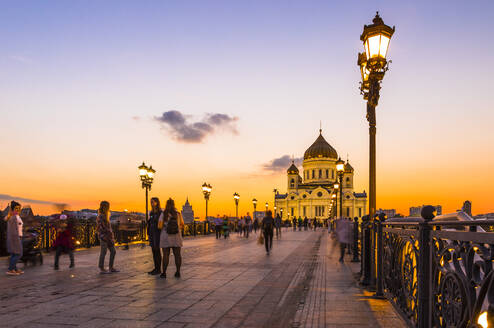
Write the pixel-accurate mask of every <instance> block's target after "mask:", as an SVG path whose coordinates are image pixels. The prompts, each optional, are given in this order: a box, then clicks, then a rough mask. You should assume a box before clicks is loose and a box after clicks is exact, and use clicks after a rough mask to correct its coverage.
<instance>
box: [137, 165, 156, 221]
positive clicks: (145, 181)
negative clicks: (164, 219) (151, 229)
mask: <svg viewBox="0 0 494 328" xmlns="http://www.w3.org/2000/svg"><path fill="white" fill-rule="evenodd" d="M138 169H139V176H140V178H141V183H142V188H143V189H146V223H147V222H148V221H149V210H148V193H149V190H151V185H152V184H153V179H154V174H155V173H156V171H155V170H154V169H153V166H152V165H151V166H149V167H147V166H146V164H144V162H142V164H141V165H140V166H139V167H138Z"/></svg>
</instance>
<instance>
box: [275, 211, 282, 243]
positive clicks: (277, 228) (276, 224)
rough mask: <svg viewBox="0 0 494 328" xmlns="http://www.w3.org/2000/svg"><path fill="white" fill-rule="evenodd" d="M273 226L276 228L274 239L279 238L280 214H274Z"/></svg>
mask: <svg viewBox="0 0 494 328" xmlns="http://www.w3.org/2000/svg"><path fill="white" fill-rule="evenodd" d="M274 227H275V229H276V239H279V238H281V216H280V215H279V214H276V219H274Z"/></svg>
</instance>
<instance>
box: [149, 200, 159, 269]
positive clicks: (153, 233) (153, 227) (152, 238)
mask: <svg viewBox="0 0 494 328" xmlns="http://www.w3.org/2000/svg"><path fill="white" fill-rule="evenodd" d="M159 220H161V221H163V211H162V210H161V205H160V200H159V198H158V197H153V198H151V213H149V222H148V223H147V225H148V239H149V246H151V251H152V252H153V261H154V269H153V270H152V271H149V272H148V274H150V275H153V276H154V275H157V274H160V273H161V248H160V236H161V229H159V227H158V222H159Z"/></svg>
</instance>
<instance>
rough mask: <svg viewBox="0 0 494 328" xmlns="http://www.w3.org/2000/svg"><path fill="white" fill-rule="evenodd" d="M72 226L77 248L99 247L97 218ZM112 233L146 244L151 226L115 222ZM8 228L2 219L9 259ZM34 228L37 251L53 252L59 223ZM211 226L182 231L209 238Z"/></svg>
mask: <svg viewBox="0 0 494 328" xmlns="http://www.w3.org/2000/svg"><path fill="white" fill-rule="evenodd" d="M70 221H71V223H72V227H73V228H72V233H73V237H74V246H75V248H89V247H92V246H98V245H99V239H98V233H97V227H96V220H95V219H94V218H93V219H70ZM111 225H112V230H113V234H114V237H115V241H116V242H117V245H119V244H127V243H131V242H146V241H147V240H148V235H147V225H146V223H145V221H142V222H140V223H137V224H134V225H132V226H131V227H129V226H128V225H126V226H124V225H120V224H119V222H112V223H111ZM6 228H7V224H6V222H5V221H4V220H0V256H6V255H8V253H7V248H6V240H7V238H6ZM26 228H27V229H32V230H34V231H35V232H36V233H37V234H38V236H39V237H38V239H37V244H36V245H35V246H34V248H35V249H41V250H46V251H49V250H51V249H52V248H53V245H54V242H55V239H56V236H57V228H56V224H54V223H53V222H50V220H47V219H42V220H40V221H39V222H36V226H33V227H26ZM211 228H212V227H211V224H208V223H204V222H191V223H187V224H185V227H184V230H183V231H182V235H183V236H198V235H207V234H210V233H211V232H212V230H211Z"/></svg>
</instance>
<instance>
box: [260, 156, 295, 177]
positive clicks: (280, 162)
mask: <svg viewBox="0 0 494 328" xmlns="http://www.w3.org/2000/svg"><path fill="white" fill-rule="evenodd" d="M294 161H295V165H297V166H300V164H302V161H303V158H302V157H299V158H295V159H294ZM291 164H292V157H291V156H290V155H283V156H281V157H278V158H275V159H273V160H271V161H269V162H268V163H266V164H264V165H263V166H262V167H263V169H264V170H266V171H270V172H273V173H275V172H282V171H283V170H287V169H288V167H290V165H291Z"/></svg>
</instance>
